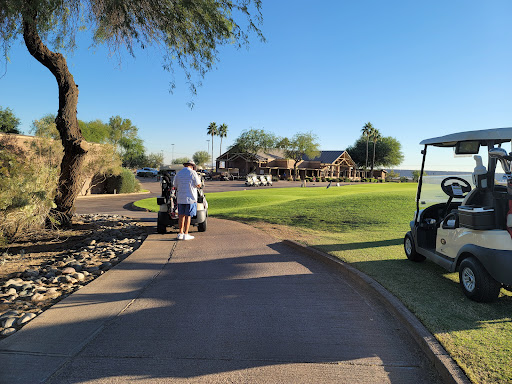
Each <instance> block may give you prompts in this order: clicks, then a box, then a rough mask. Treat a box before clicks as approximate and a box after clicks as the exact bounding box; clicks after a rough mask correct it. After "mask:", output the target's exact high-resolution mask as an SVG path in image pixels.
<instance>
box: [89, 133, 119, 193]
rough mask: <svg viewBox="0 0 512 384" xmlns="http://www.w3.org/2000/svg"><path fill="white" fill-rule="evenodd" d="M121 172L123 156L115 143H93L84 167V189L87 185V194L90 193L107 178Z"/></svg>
mask: <svg viewBox="0 0 512 384" xmlns="http://www.w3.org/2000/svg"><path fill="white" fill-rule="evenodd" d="M121 172H122V168H121V157H120V156H119V155H118V154H117V153H116V151H115V148H114V146H113V145H110V144H94V143H91V145H90V146H89V149H88V153H87V157H86V161H85V164H84V166H83V168H82V180H83V183H84V185H83V186H82V189H84V188H83V187H84V186H85V187H86V191H85V194H89V193H90V192H91V190H92V189H93V188H94V187H95V186H97V185H98V184H104V183H105V182H106V181H107V179H109V178H110V177H112V176H117V175H120V174H121Z"/></svg>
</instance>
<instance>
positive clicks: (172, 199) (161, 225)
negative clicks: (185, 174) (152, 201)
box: [156, 164, 208, 234]
mask: <svg viewBox="0 0 512 384" xmlns="http://www.w3.org/2000/svg"><path fill="white" fill-rule="evenodd" d="M182 168H183V165H177V164H173V165H170V166H166V167H162V168H161V169H160V171H159V174H160V175H161V177H162V181H161V185H162V195H161V196H160V197H157V198H156V201H157V204H158V205H159V206H160V210H159V211H158V219H157V225H156V229H157V232H158V233H162V234H163V233H167V227H169V226H171V227H177V226H178V203H177V195H176V194H177V190H176V187H175V186H174V184H173V181H174V176H175V175H176V173H177V172H178V171H180V170H181V169H182ZM201 181H202V184H203V186H204V178H203V177H201ZM207 222H208V202H207V201H206V197H205V195H204V192H203V188H200V189H198V190H197V213H196V216H193V217H192V218H191V220H190V224H191V225H193V226H197V230H198V231H199V232H204V231H206V225H207Z"/></svg>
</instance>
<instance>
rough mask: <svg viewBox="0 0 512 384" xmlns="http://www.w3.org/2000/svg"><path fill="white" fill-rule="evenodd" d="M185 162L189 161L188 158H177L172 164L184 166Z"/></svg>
mask: <svg viewBox="0 0 512 384" xmlns="http://www.w3.org/2000/svg"><path fill="white" fill-rule="evenodd" d="M187 161H190V159H189V158H188V157H177V158H176V159H174V160H173V161H172V163H173V164H185V163H186V162H187Z"/></svg>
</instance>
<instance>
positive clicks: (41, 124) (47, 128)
mask: <svg viewBox="0 0 512 384" xmlns="http://www.w3.org/2000/svg"><path fill="white" fill-rule="evenodd" d="M30 132H31V133H33V134H34V136H37V137H42V138H46V139H53V140H60V135H59V131H57V125H56V124H55V115H53V114H51V113H49V114H46V115H44V116H43V117H42V118H41V119H39V120H34V121H33V122H32V128H31V129H30Z"/></svg>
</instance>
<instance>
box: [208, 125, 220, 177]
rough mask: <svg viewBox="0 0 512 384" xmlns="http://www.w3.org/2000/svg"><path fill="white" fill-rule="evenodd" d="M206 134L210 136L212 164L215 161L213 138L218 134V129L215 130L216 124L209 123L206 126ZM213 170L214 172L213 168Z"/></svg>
mask: <svg viewBox="0 0 512 384" xmlns="http://www.w3.org/2000/svg"><path fill="white" fill-rule="evenodd" d="M207 133H208V134H209V135H212V162H213V161H215V160H214V159H213V136H217V135H218V134H219V129H218V128H217V124H216V123H210V125H209V126H208V131H207ZM213 168H214V170H215V166H214V167H213Z"/></svg>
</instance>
